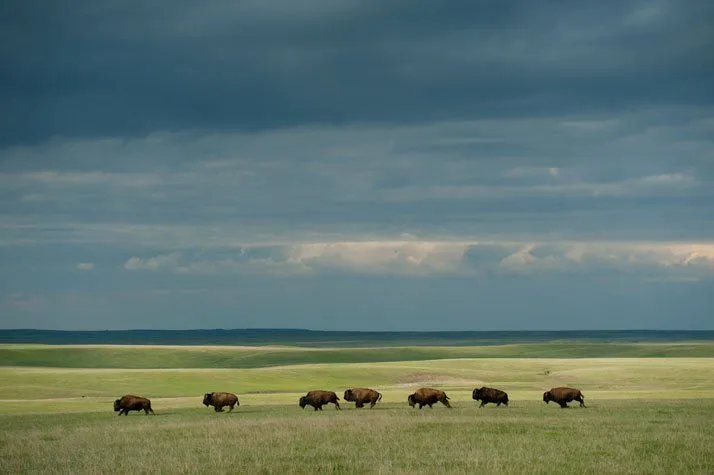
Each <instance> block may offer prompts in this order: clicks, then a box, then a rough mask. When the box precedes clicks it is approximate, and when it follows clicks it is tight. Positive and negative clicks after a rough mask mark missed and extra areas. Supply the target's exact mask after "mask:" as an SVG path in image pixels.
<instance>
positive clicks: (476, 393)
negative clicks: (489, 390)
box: [471, 389, 481, 401]
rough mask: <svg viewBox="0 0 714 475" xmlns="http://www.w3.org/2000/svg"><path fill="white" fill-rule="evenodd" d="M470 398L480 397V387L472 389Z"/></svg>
mask: <svg viewBox="0 0 714 475" xmlns="http://www.w3.org/2000/svg"><path fill="white" fill-rule="evenodd" d="M471 399H475V400H476V401H478V400H479V399H481V390H480V389H474V392H472V393H471Z"/></svg>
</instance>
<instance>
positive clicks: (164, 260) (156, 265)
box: [124, 252, 181, 271]
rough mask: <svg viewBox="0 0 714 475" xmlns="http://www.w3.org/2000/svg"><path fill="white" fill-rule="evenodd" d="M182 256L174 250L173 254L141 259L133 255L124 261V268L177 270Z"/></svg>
mask: <svg viewBox="0 0 714 475" xmlns="http://www.w3.org/2000/svg"><path fill="white" fill-rule="evenodd" d="M180 258H181V254H180V253H178V252H174V253H171V254H164V255H159V256H155V257H151V258H148V259H141V258H139V257H132V258H130V259H129V260H127V261H126V262H125V263H124V269H126V270H132V271H133V270H150V271H158V270H176V269H178V267H179V266H178V262H179V259H180Z"/></svg>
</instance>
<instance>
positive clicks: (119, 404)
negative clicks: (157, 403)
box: [114, 394, 154, 416]
mask: <svg viewBox="0 0 714 475" xmlns="http://www.w3.org/2000/svg"><path fill="white" fill-rule="evenodd" d="M142 410H143V411H144V413H145V414H147V415H148V414H149V413H151V414H153V413H154V410H153V409H151V401H149V400H148V399H146V398H145V397H139V396H133V395H131V394H127V395H125V396H122V397H121V399H117V400H116V401H114V412H118V413H119V414H117V415H118V416H121V415H122V414H124V415H125V416H126V415H127V414H129V411H142Z"/></svg>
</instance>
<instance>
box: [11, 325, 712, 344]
mask: <svg viewBox="0 0 714 475" xmlns="http://www.w3.org/2000/svg"><path fill="white" fill-rule="evenodd" d="M565 340H568V341H573V340H575V341H591V342H677V341H714V330H701V331H696V330H695V331H689V330H564V331H424V332H422V331H370V332H363V331H332V330H325V331H323V330H307V329H299V328H294V329H292V328H279V329H272V328H249V329H230V330H226V329H204V330H91V331H67V330H33V329H18V330H0V343H25V344H32V343H36V344H50V345H83V344H85V345H88V344H95V345H112V344H114V345H121V344H124V345H127V344H131V345H248V346H251V345H255V346H257V345H298V346H316V347H320V346H347V345H350V346H354V345H363V346H371V345H384V344H393V345H405V346H416V345H447V346H461V345H475V344H477V345H489V344H491V345H493V344H504V343H537V342H545V341H565Z"/></svg>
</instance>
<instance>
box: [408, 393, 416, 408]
mask: <svg viewBox="0 0 714 475" xmlns="http://www.w3.org/2000/svg"><path fill="white" fill-rule="evenodd" d="M407 401H409V405H410V406H411V407H414V405H415V404H416V398H415V397H414V394H410V395H409V397H408V398H407Z"/></svg>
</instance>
